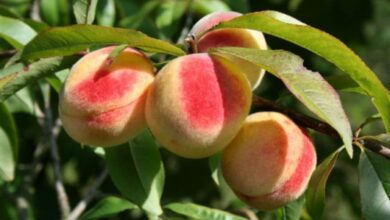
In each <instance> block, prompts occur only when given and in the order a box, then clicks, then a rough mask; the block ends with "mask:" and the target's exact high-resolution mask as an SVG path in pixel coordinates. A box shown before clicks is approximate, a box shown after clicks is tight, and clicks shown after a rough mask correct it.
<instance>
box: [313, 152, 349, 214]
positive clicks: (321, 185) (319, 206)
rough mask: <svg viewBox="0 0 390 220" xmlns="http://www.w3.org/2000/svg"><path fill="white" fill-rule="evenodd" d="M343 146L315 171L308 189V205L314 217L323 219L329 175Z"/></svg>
mask: <svg viewBox="0 0 390 220" xmlns="http://www.w3.org/2000/svg"><path fill="white" fill-rule="evenodd" d="M342 149H343V148H339V149H338V150H337V151H335V152H334V153H332V154H331V155H330V156H328V157H327V158H326V159H325V160H324V161H322V163H321V164H320V165H318V167H317V168H316V170H315V171H314V173H313V175H312V177H311V179H310V182H309V186H308V189H307V191H306V207H307V209H308V212H309V213H310V215H311V216H312V217H313V219H321V216H322V213H323V211H324V207H325V189H326V182H327V181H328V178H329V175H330V173H331V172H332V170H333V167H334V165H335V164H336V161H337V158H338V156H339V153H340V152H341V150H342Z"/></svg>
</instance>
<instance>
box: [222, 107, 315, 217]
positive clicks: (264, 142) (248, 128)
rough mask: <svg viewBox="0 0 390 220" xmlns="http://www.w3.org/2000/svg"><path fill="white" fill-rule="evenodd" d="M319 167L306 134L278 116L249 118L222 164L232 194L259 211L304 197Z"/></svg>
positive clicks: (268, 114)
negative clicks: (314, 172)
mask: <svg viewBox="0 0 390 220" xmlns="http://www.w3.org/2000/svg"><path fill="white" fill-rule="evenodd" d="M315 165H316V153H315V150H314V147H313V145H312V143H311V141H310V139H309V138H308V137H307V135H306V133H304V132H303V131H302V130H301V129H300V128H299V127H298V126H297V125H296V124H295V123H294V122H293V121H291V120H290V119H289V118H288V117H286V116H284V115H282V114H280V113H276V112H261V113H255V114H252V115H250V116H248V118H247V119H246V120H245V122H244V125H243V126H242V128H241V130H240V132H239V133H238V135H237V136H236V137H235V138H234V140H233V141H232V142H231V143H230V144H229V145H228V146H227V147H226V148H225V150H224V151H223V154H222V160H221V167H222V172H223V175H224V177H225V179H226V182H227V183H228V184H229V186H230V187H231V188H232V190H233V191H234V192H235V193H236V195H237V196H238V197H239V198H241V199H242V200H243V201H244V202H246V203H248V204H249V205H250V206H252V207H255V208H257V209H259V210H271V209H275V208H278V207H281V206H283V205H285V204H287V203H288V202H290V201H292V200H294V199H297V198H298V197H299V196H300V195H302V193H303V192H304V190H305V189H306V186H307V184H308V182H309V180H310V176H311V174H312V172H313V171H314V168H315Z"/></svg>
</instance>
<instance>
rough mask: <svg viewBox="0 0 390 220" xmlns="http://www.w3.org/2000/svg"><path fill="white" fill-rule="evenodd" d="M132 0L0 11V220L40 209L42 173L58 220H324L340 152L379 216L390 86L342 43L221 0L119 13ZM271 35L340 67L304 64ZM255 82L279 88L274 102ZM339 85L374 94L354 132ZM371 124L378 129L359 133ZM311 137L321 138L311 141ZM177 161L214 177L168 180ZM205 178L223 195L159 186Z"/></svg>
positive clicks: (387, 189)
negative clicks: (86, 174) (66, 160)
mask: <svg viewBox="0 0 390 220" xmlns="http://www.w3.org/2000/svg"><path fill="white" fill-rule="evenodd" d="M10 2H11V1H10ZM38 2H39V3H38ZM131 2H132V1H128V2H127V3H124V2H122V1H121V3H118V2H115V1H113V0H111V1H110V0H106V1H97V0H75V1H73V4H72V9H70V3H69V2H67V1H61V0H60V1H50V0H46V1H45V0H42V1H34V3H31V5H30V6H31V7H30V9H29V10H30V14H31V16H30V18H26V16H25V17H23V16H21V15H20V14H18V12H16V11H15V10H14V8H13V7H10V6H9V5H8V6H5V5H4V6H2V5H0V56H1V57H0V64H1V67H2V69H1V70H0V143H1V144H0V189H1V190H0V193H1V194H0V195H1V196H0V206H1V208H0V216H2V218H3V216H4V219H36V218H38V217H37V216H45V215H44V214H39V212H42V211H39V208H40V207H39V201H40V199H42V200H45V199H46V198H44V194H40V192H39V190H38V189H40V188H39V187H38V185H39V184H40V183H42V181H41V180H40V178H42V175H44V174H43V173H50V174H47V175H48V177H45V178H48V179H49V180H50V179H51V180H50V181H48V182H49V183H51V185H49V186H46V187H51V189H52V192H51V193H53V194H55V196H54V198H57V200H55V199H54V200H53V201H49V203H52V204H55V205H54V206H53V207H55V208H56V210H58V211H57V212H56V213H57V214H54V216H55V217H56V218H59V217H60V216H61V218H62V219H99V218H110V217H111V218H112V219H121V216H122V217H123V218H128V216H129V215H130V216H131V217H132V218H134V219H203V220H214V219H215V220H217V219H218V220H219V219H234V220H241V219H258V218H263V217H268V218H273V219H321V217H322V216H323V215H324V208H325V205H326V203H327V200H326V188H327V183H328V178H329V176H330V175H331V173H332V170H333V169H334V167H335V165H336V164H337V162H338V161H340V158H339V157H344V160H355V161H357V166H356V167H354V170H356V171H357V172H358V176H359V180H358V184H359V197H358V198H359V199H360V204H361V215H362V216H363V218H364V219H388V218H390V211H389V210H390V186H389V182H390V175H389V173H390V161H389V159H390V149H389V147H390V134H389V132H390V92H389V90H388V89H387V88H386V87H385V86H384V84H383V83H382V82H381V81H380V80H379V78H378V77H377V75H376V74H375V73H374V72H373V71H372V70H371V69H370V68H369V67H368V66H367V65H366V64H365V63H364V61H363V60H362V59H361V58H360V57H359V56H358V55H357V54H356V53H355V52H354V51H352V50H351V49H350V48H349V47H348V46H346V44H344V43H343V42H341V41H340V40H339V39H337V38H336V37H334V36H332V35H330V34H328V33H326V32H324V31H322V30H320V29H317V28H315V27H312V26H310V25H308V24H306V23H304V22H303V21H299V20H297V19H295V18H293V17H291V16H289V15H287V14H285V13H282V12H278V11H273V10H263V11H257V12H251V13H246V14H241V13H237V12H233V11H228V9H229V8H228V6H227V5H225V3H223V1H210V2H207V1H173V0H172V1H163V2H160V1H154V0H151V1H147V2H146V3H145V4H142V7H141V8H140V9H139V11H134V12H133V14H132V15H131V16H128V17H124V18H122V17H121V16H122V15H115V11H117V10H119V11H120V10H122V11H126V9H129V8H131V7H132V6H131V4H132V3H131ZM134 4H135V3H134ZM118 8H119V9H118ZM214 9H215V10H218V11H219V10H221V11H219V12H213V11H214ZM18 10H19V9H18ZM21 10H23V9H21ZM69 12H72V13H73V14H72V16H69ZM152 12H156V13H155V14H153V13H152ZM67 13H68V14H67ZM200 15H204V16H203V18H201V17H202V16H200ZM118 17H121V19H120V22H118V21H117V19H118ZM195 19H196V20H195ZM95 20H96V21H95ZM148 22H149V23H148ZM73 23H74V24H73ZM142 23H146V25H144V26H142V25H141V24H142ZM152 27H154V28H156V29H153V28H152ZM156 30H157V32H158V34H153V31H156ZM152 35H153V37H152ZM267 37H270V38H274V39H276V38H279V39H281V40H284V41H286V42H290V43H292V44H295V45H297V46H299V47H301V48H304V49H306V50H307V51H310V52H312V53H313V54H315V55H316V56H318V57H321V58H323V59H324V60H326V61H327V62H328V63H330V64H332V65H334V66H335V67H337V68H338V69H339V70H340V72H341V73H342V74H339V75H336V77H332V78H328V77H324V76H323V74H321V73H319V72H316V71H312V70H309V69H307V68H306V67H305V66H304V65H303V62H304V60H303V59H302V58H301V57H300V56H298V55H296V54H294V53H292V52H290V51H287V50H284V49H274V45H272V43H271V42H272V41H271V42H267V41H268V40H267ZM267 77H268V78H271V79H272V80H267ZM264 81H265V82H264ZM275 82H276V83H275ZM273 83H275V84H277V83H279V84H281V85H282V86H275V84H273ZM273 86H275V87H273ZM264 87H271V88H270V89H269V88H268V89H269V90H270V91H272V92H274V93H278V92H280V91H278V90H281V89H283V90H284V92H283V94H282V95H280V97H278V99H269V98H265V97H264V96H263V92H264V90H263V89H264ZM339 92H352V93H358V94H359V95H361V96H364V97H369V98H370V99H371V101H372V106H373V107H374V108H375V109H376V114H374V115H371V114H367V115H365V116H364V117H365V121H364V122H363V123H361V124H359V125H358V126H355V127H356V128H352V126H351V123H350V119H351V120H352V118H351V117H348V116H347V114H346V113H345V110H344V107H343V105H345V104H344V103H343V102H342V101H341V100H340V98H339ZM283 97H288V98H289V99H292V100H295V103H299V104H297V105H299V106H300V107H298V108H296V106H294V105H296V104H292V102H289V103H290V105H289V104H287V105H286V104H283V103H280V99H283ZM357 102H358V100H357ZM26 115H28V116H26ZM352 122H353V124H356V123H360V122H354V121H352ZM378 122H379V127H380V129H377V130H380V132H377V133H367V132H365V131H364V129H365V128H366V126H367V125H370V124H372V123H377V124H378ZM319 134H321V135H322V138H325V139H332V141H331V142H319V141H315V139H316V138H313V137H317V135H319ZM65 143H66V144H65ZM69 143H70V144H71V145H76V146H77V151H74V150H72V151H70V152H68V151H67V146H66V145H67V144H69ZM324 143H333V144H334V145H335V146H321V145H324ZM323 147H325V148H330V149H332V151H331V153H330V154H329V153H328V154H323V153H322V151H321V150H319V149H321V148H323ZM72 149H74V148H72ZM26 152H27V153H26ZM75 152H78V153H80V152H81V153H83V154H88V155H89V156H88V157H85V158H83V157H79V155H78V153H75ZM48 154H50V158H47V157H48V156H47V155H48ZM64 154H67V155H68V157H70V158H77V161H78V162H77V163H95V164H89V165H90V166H95V167H99V166H100V167H102V171H101V173H100V174H99V175H95V176H94V177H93V178H92V179H89V180H88V181H87V180H86V181H85V182H88V183H85V184H84V185H82V186H80V185H77V186H76V187H74V188H87V190H80V192H81V193H82V194H83V195H77V196H72V197H70V196H69V191H70V190H69V188H71V187H70V185H72V183H71V181H70V182H65V181H64V179H72V177H65V176H69V175H76V176H77V175H80V174H78V172H77V169H75V168H73V171H72V172H73V173H72V174H67V173H66V172H67V171H66V170H67V169H65V168H64V167H65V166H64V164H63V163H62V160H61V158H62V156H64ZM69 154H70V156H69ZM86 158H93V159H91V161H88V159H87V160H86ZM26 161H28V162H26ZM181 161H198V162H199V163H200V164H202V165H206V166H208V172H209V174H210V175H208V176H207V178H204V177H201V176H204V173H198V171H197V170H196V169H195V170H192V169H191V167H187V168H183V169H182V170H181V172H186V173H188V174H189V175H190V176H192V178H191V180H190V179H187V180H184V181H183V180H180V181H178V180H176V179H175V177H174V175H173V174H167V172H171V173H175V172H178V171H175V170H177V169H178V167H180V163H181ZM96 163H97V164H96ZM183 163H186V162H183ZM189 163H192V162H189ZM69 166H71V165H69ZM66 167H68V166H66ZM169 170H170V171H169ZM75 173H76V174H75ZM80 173H81V171H80ZM74 178H82V177H74ZM202 178H203V179H206V180H207V182H209V183H211V184H209V185H212V186H213V187H215V189H216V190H215V191H217V193H218V196H217V197H218V200H217V201H218V202H214V203H213V202H208V203H202V204H201V203H199V202H197V201H199V200H200V199H197V196H198V195H196V194H195V192H194V193H188V194H186V195H185V197H180V198H178V197H175V196H167V195H166V193H164V192H165V191H164V190H165V189H166V188H167V187H166V183H170V184H171V187H173V191H175V190H178V191H180V190H181V189H182V188H186V187H187V184H188V185H191V184H192V183H191V181H197V179H202ZM67 181H68V180H67ZM356 181H357V180H356ZM45 183H46V182H45ZM104 184H106V185H109V186H106V187H103V186H104ZM87 185H90V186H88V187H86V186H87ZM78 190H79V189H78ZM171 190H172V189H171ZM202 192H203V193H205V194H207V190H206V189H205V190H204V191H202ZM76 194H77V193H76ZM36 195H39V196H36ZM48 198H53V197H50V196H49V197H48ZM34 200H37V201H34ZM46 202H47V201H46ZM125 211H127V212H128V213H131V214H129V215H124V214H123V212H125ZM37 213H38V214H37Z"/></svg>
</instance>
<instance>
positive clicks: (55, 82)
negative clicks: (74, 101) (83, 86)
mask: <svg viewBox="0 0 390 220" xmlns="http://www.w3.org/2000/svg"><path fill="white" fill-rule="evenodd" d="M45 79H46V81H47V82H48V83H49V84H50V86H51V87H53V89H54V90H55V91H56V92H57V94H60V92H61V86H62V82H61V80H60V79H59V78H58V77H57V76H56V75H49V76H47V77H46V78H45Z"/></svg>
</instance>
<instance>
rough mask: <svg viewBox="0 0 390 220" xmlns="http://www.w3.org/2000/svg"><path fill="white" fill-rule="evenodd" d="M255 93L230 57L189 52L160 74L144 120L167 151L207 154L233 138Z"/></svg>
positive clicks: (183, 154) (189, 156) (189, 155)
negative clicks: (190, 53)
mask: <svg viewBox="0 0 390 220" xmlns="http://www.w3.org/2000/svg"><path fill="white" fill-rule="evenodd" d="M251 96H252V95H251V90H250V85H249V82H248V80H247V79H246V78H245V77H244V75H243V74H242V72H240V70H239V69H238V68H237V67H235V66H234V65H231V63H230V62H227V61H226V60H225V59H223V58H221V57H216V56H210V55H208V54H206V53H200V54H192V55H187V56H183V57H179V58H176V59H174V60H172V61H171V62H169V63H168V64H167V65H166V66H165V67H164V68H163V69H161V71H160V72H159V73H158V74H157V77H156V79H155V82H154V84H153V85H152V87H151V88H150V90H149V93H148V97H147V102H146V120H147V123H148V126H149V128H150V130H151V131H152V133H153V135H154V136H155V137H156V139H157V140H158V142H160V143H161V144H162V145H163V146H164V147H166V148H167V149H168V150H170V151H172V152H174V153H176V154H178V155H180V156H183V157H186V158H202V157H207V156H210V155H212V154H214V153H216V152H217V151H219V150H221V149H222V148H223V147H225V146H226V145H227V144H228V143H229V142H230V141H231V140H232V139H233V138H234V136H235V135H236V133H237V132H238V130H239V128H240V126H241V124H242V122H243V121H244V119H245V117H246V116H247V114H248V113H249V108H250V104H251V98H252V97H251Z"/></svg>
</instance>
